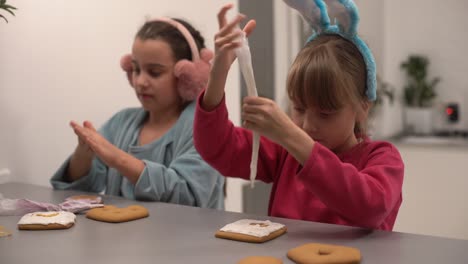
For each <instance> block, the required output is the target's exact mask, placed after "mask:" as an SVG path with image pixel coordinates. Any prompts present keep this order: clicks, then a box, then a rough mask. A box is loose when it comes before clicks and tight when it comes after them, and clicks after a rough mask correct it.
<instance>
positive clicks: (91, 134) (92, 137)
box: [70, 121, 121, 167]
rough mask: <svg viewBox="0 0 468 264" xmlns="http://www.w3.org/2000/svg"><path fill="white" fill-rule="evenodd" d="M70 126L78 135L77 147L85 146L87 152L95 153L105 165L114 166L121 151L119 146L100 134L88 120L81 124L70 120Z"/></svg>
mask: <svg viewBox="0 0 468 264" xmlns="http://www.w3.org/2000/svg"><path fill="white" fill-rule="evenodd" d="M70 126H71V127H72V128H73V130H74V131H75V134H76V135H77V136H78V139H79V142H80V143H79V145H78V148H81V149H82V150H83V149H85V148H87V151H88V152H92V153H94V154H96V155H97V156H98V157H99V158H100V159H101V160H102V161H103V162H104V163H105V164H106V165H107V166H109V167H114V164H116V163H117V162H118V154H119V153H120V152H121V151H120V149H119V148H117V147H116V146H114V145H112V144H111V143H110V142H109V141H107V140H106V139H105V138H104V137H103V136H101V134H99V132H97V131H96V129H95V128H94V126H93V124H92V123H91V122H89V121H85V122H83V126H80V125H79V124H77V123H76V122H74V121H71V122H70Z"/></svg>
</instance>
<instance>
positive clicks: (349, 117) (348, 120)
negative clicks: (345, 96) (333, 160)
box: [292, 102, 358, 153]
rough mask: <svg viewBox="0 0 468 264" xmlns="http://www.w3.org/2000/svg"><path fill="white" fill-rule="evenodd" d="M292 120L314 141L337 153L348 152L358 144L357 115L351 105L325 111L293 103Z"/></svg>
mask: <svg viewBox="0 0 468 264" xmlns="http://www.w3.org/2000/svg"><path fill="white" fill-rule="evenodd" d="M292 107H293V109H292V120H293V121H294V123H295V124H296V125H297V126H299V127H300V128H302V130H304V131H305V132H306V133H307V134H308V135H309V136H310V137H311V138H312V139H313V140H314V141H316V142H319V143H320V144H322V145H324V146H325V147H327V148H328V149H330V150H332V151H333V152H335V153H340V152H343V151H346V150H348V149H350V148H351V147H353V146H354V145H356V144H357V142H358V141H357V139H356V136H355V134H354V126H355V123H356V119H357V113H356V111H355V110H354V109H353V107H352V106H351V105H345V106H344V107H342V108H340V109H338V110H332V111H328V110H327V111H325V110H320V109H317V108H314V107H305V106H301V105H299V104H297V103H294V102H293V106H292Z"/></svg>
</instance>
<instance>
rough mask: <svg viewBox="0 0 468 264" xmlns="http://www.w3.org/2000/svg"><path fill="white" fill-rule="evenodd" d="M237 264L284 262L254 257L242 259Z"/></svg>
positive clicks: (274, 263) (272, 258)
mask: <svg viewBox="0 0 468 264" xmlns="http://www.w3.org/2000/svg"><path fill="white" fill-rule="evenodd" d="M237 264H283V261H282V260H281V259H277V258H274V257H266V256H252V257H247V258H243V259H241V260H240V261H239V262H237Z"/></svg>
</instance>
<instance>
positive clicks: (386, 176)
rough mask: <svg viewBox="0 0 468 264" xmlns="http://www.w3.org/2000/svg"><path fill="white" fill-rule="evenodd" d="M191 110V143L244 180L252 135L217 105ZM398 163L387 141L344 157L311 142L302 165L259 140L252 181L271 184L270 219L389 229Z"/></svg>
mask: <svg viewBox="0 0 468 264" xmlns="http://www.w3.org/2000/svg"><path fill="white" fill-rule="evenodd" d="M201 98H203V94H202V95H201V96H200V97H199V99H198V100H199V101H198V103H197V109H196V111H195V122H194V143H195V147H196V149H197V150H198V152H199V153H200V155H201V156H202V157H203V158H204V159H205V160H206V161H207V162H208V163H209V164H210V165H211V166H213V167H214V168H215V169H217V170H218V171H219V172H220V173H221V174H223V175H225V176H229V177H238V178H243V179H246V180H248V179H249V171H250V158H251V152H252V133H251V132H250V131H248V130H246V129H243V128H239V127H234V125H233V124H232V122H231V121H229V119H228V112H227V109H226V104H225V101H224V99H223V101H222V102H221V103H220V105H219V106H218V107H217V108H216V109H214V110H213V111H210V112H207V111H205V110H203V109H202V108H201V106H200V99H201ZM403 174H404V165H403V161H402V159H401V157H400V154H399V152H398V150H397V149H396V148H395V147H394V146H393V145H392V144H390V143H388V142H371V141H370V140H365V141H363V142H361V143H360V144H358V145H356V146H355V147H353V148H352V149H351V150H349V151H347V152H346V153H341V154H339V155H337V154H335V153H333V152H332V151H330V150H329V149H327V148H326V147H324V146H323V145H321V144H320V143H315V145H314V147H313V149H312V151H311V153H310V156H309V158H308V160H307V161H306V163H305V164H304V166H301V165H300V163H299V162H297V161H296V160H295V158H294V157H293V156H291V155H290V154H289V153H288V152H287V151H286V150H285V149H284V148H283V147H281V146H280V145H278V144H276V143H274V142H272V141H270V140H268V139H266V138H264V137H261V140H260V152H259V159H258V170H257V179H258V180H262V181H264V182H267V183H273V187H272V191H271V195H270V203H269V208H268V213H269V215H270V216H276V217H284V218H291V219H301V220H307V221H316V222H322V223H332V224H340V225H350V226H358V227H365V228H372V229H382V230H392V228H393V225H394V223H395V219H396V217H397V214H398V209H399V208H400V205H401V202H402V184H403Z"/></svg>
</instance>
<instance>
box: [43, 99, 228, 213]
mask: <svg viewBox="0 0 468 264" xmlns="http://www.w3.org/2000/svg"><path fill="white" fill-rule="evenodd" d="M194 109H195V103H194V102H192V103H190V104H189V105H188V106H187V107H186V108H185V109H184V111H183V112H182V113H181V115H180V117H179V119H178V121H177V122H176V124H175V125H174V126H173V127H172V128H171V129H170V130H169V131H168V132H167V133H166V134H165V135H164V136H163V137H161V138H160V139H158V140H155V141H153V142H151V143H149V144H146V145H144V146H140V145H139V142H138V135H139V133H140V129H141V125H142V124H143V121H144V120H145V118H146V117H147V115H148V113H147V112H146V111H145V110H144V109H143V108H128V109H124V110H122V111H120V112H118V113H117V114H116V115H114V116H113V117H112V118H111V119H110V120H108V121H107V122H106V123H105V124H104V126H103V127H102V128H101V129H100V131H99V132H100V133H101V135H102V136H104V137H105V138H106V139H107V140H108V141H109V142H111V143H112V144H114V145H115V146H117V147H118V148H120V149H122V150H123V151H125V152H127V153H129V154H130V155H133V156H134V157H136V158H138V159H140V160H142V161H143V162H144V163H145V169H144V170H143V172H142V173H141V175H140V177H139V179H138V181H137V183H136V184H132V183H131V182H129V181H128V179H127V178H125V177H123V176H122V175H121V174H120V173H119V172H118V171H117V170H116V169H114V168H109V167H108V166H107V165H106V164H104V163H103V162H102V161H101V160H100V159H99V158H97V157H96V158H94V159H93V161H92V165H91V169H90V170H89V172H88V174H87V175H86V176H84V177H82V178H80V179H78V180H76V181H74V182H71V183H70V182H66V181H65V176H66V174H67V168H68V164H69V161H70V157H69V158H68V159H67V160H66V161H65V162H64V163H63V164H62V166H60V168H59V169H58V171H57V172H56V173H55V174H54V176H52V178H51V180H50V182H51V184H52V186H53V187H54V188H55V189H61V190H64V189H67V190H70V189H73V190H81V191H88V192H96V193H99V192H102V191H105V194H108V195H117V196H123V197H125V198H128V199H134V200H145V201H161V202H168V203H177V204H183V205H191V206H198V207H208V208H217V209H222V208H224V194H223V186H224V177H223V176H222V175H221V174H219V173H218V172H217V171H216V170H215V169H213V168H212V167H210V166H209V165H208V164H207V163H205V161H203V159H202V158H201V157H200V155H199V154H198V152H197V151H196V150H195V147H194V145H193V136H192V135H193V117H194V116H193V115H194Z"/></svg>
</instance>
